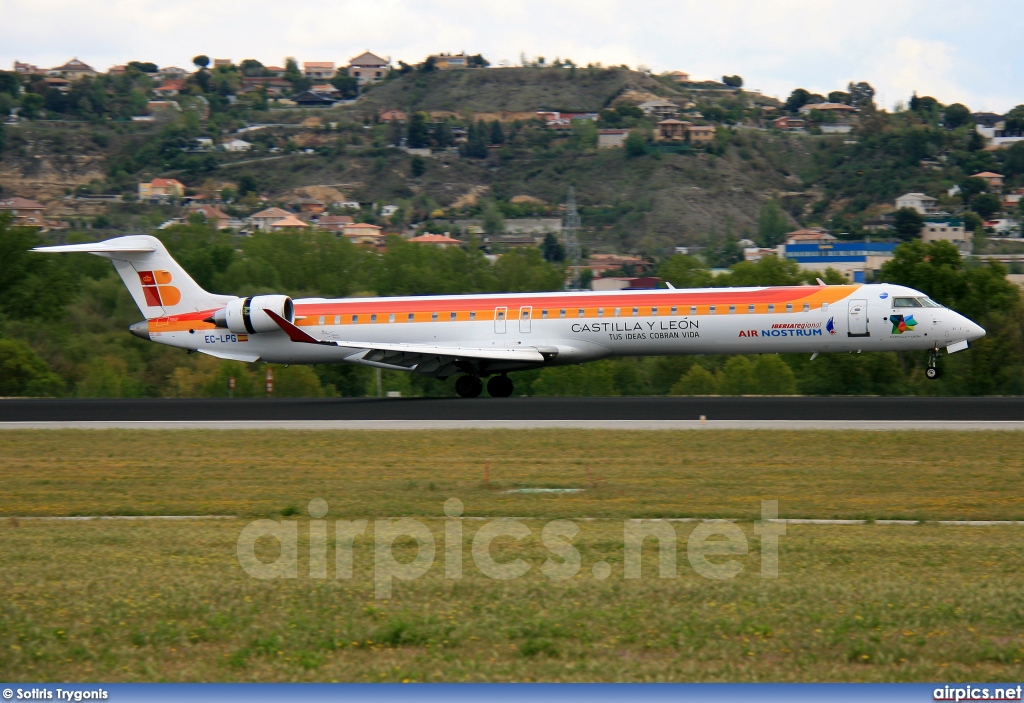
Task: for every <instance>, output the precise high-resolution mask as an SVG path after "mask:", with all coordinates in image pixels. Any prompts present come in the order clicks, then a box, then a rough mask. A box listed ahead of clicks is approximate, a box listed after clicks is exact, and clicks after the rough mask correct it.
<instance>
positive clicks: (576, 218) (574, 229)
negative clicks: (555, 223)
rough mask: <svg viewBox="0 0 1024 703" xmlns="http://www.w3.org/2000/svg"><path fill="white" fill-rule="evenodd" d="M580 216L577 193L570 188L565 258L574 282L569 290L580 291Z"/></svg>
mask: <svg viewBox="0 0 1024 703" xmlns="http://www.w3.org/2000/svg"><path fill="white" fill-rule="evenodd" d="M579 229H580V214H579V213H578V212H577V211H576V191H575V190H574V189H573V187H572V186H569V195H568V197H567V198H566V201H565V221H564V222H563V224H562V234H563V235H564V238H565V258H566V260H568V262H569V266H570V267H571V270H572V280H571V282H570V283H569V290H579V289H580V240H579V236H578V233H579Z"/></svg>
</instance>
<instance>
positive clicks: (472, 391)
mask: <svg viewBox="0 0 1024 703" xmlns="http://www.w3.org/2000/svg"><path fill="white" fill-rule="evenodd" d="M483 389H484V384H483V381H481V380H480V379H479V378H477V377H476V376H459V377H458V378H457V379H455V392H456V393H458V394H459V397H460V398H476V397H477V396H478V395H480V393H481V392H482V391H483Z"/></svg>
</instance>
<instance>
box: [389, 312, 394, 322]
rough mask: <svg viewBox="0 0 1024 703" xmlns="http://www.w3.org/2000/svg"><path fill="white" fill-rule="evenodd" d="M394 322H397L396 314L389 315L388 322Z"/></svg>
mask: <svg viewBox="0 0 1024 703" xmlns="http://www.w3.org/2000/svg"><path fill="white" fill-rule="evenodd" d="M394 321H395V313H391V314H390V315H388V322H394Z"/></svg>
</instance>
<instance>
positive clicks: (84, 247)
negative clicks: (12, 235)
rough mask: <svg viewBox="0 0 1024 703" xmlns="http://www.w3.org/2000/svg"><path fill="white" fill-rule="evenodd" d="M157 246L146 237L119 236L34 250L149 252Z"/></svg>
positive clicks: (48, 251) (64, 252)
mask: <svg viewBox="0 0 1024 703" xmlns="http://www.w3.org/2000/svg"><path fill="white" fill-rule="evenodd" d="M156 250H157V249H156V246H155V245H153V244H152V243H151V242H148V241H146V240H145V239H141V238H136V237H118V238H117V239H110V240H107V241H105V242H87V243H85V244H62V245H60V246H55V247H36V248H35V249H33V250H32V251H41V252H46V253H51V254H73V253H75V252H82V253H85V254H148V253H151V252H154V251H156Z"/></svg>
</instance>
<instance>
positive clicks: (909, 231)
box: [893, 207, 924, 239]
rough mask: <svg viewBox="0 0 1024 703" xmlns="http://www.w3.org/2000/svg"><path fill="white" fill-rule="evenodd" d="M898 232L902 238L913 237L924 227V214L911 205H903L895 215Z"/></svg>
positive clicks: (895, 225)
mask: <svg viewBox="0 0 1024 703" xmlns="http://www.w3.org/2000/svg"><path fill="white" fill-rule="evenodd" d="M893 220H894V223H893V225H894V227H895V228H896V234H897V235H898V236H899V238H900V239H913V238H914V237H916V236H917V235H919V234H920V233H921V230H922V229H924V216H922V215H921V213H919V212H918V211H917V210H915V209H914V208H910V207H901V208H900V209H899V210H897V211H896V214H895V215H893Z"/></svg>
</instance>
